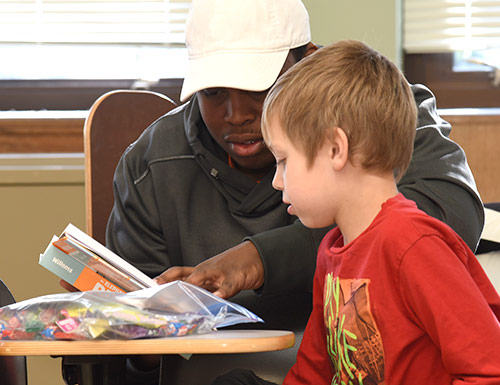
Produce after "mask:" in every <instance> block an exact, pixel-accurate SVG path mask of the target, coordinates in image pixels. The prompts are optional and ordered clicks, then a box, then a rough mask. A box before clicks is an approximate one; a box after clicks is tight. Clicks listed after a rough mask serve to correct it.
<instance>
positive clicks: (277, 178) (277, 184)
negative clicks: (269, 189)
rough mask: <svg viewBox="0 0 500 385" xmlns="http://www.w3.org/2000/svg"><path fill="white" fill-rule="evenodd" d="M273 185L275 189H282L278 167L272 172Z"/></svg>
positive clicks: (281, 179)
mask: <svg viewBox="0 0 500 385" xmlns="http://www.w3.org/2000/svg"><path fill="white" fill-rule="evenodd" d="M273 187H274V189H275V190H279V191H283V177H282V175H281V171H280V170H279V168H276V171H275V172H274V177H273Z"/></svg>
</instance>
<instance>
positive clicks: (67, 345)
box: [0, 330, 295, 385]
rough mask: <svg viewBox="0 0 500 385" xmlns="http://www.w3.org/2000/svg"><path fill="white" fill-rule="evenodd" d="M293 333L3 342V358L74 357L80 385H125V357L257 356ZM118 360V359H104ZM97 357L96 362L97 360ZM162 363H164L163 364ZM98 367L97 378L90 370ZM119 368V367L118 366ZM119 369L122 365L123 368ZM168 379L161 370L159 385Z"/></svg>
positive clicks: (287, 342)
mask: <svg viewBox="0 0 500 385" xmlns="http://www.w3.org/2000/svg"><path fill="white" fill-rule="evenodd" d="M294 343H295V336H294V334H293V333H292V332H289V331H281V330H220V331H217V332H213V333H208V334H199V335H192V336H184V337H166V338H152V339H142V340H105V341H8V340H0V356H41V355H50V356H65V357H68V356H71V357H72V358H73V360H74V359H75V358H76V360H77V362H78V363H79V365H81V367H82V368H81V373H80V374H81V384H80V385H91V384H92V385H98V384H114V383H116V384H122V383H123V378H122V377H120V376H119V374H123V373H124V368H123V365H122V364H120V362H123V361H124V360H123V357H122V356H127V355H137V354H159V355H162V357H164V356H163V355H165V354H206V353H208V354H224V353H255V352H267V351H275V350H283V349H288V348H291V347H292V346H293V345H294ZM102 356H115V357H118V359H114V360H113V359H108V360H104V359H102ZM96 357H97V359H96ZM162 362H163V360H162ZM96 363H99V364H100V366H101V368H100V371H99V373H98V375H95V373H94V372H95V371H93V370H91V369H92V365H94V366H95V365H96ZM117 365H118V366H117ZM119 365H122V366H121V367H120V366H119ZM166 381H167V375H166V373H165V372H164V371H162V370H161V366H160V384H166V383H167V382H166Z"/></svg>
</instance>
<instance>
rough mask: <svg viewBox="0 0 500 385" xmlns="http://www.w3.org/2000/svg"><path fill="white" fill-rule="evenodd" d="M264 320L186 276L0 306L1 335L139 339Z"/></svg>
mask: <svg viewBox="0 0 500 385" xmlns="http://www.w3.org/2000/svg"><path fill="white" fill-rule="evenodd" d="M245 322H262V320H261V319H260V318H259V317H257V316H256V315H255V314H253V313H251V312H250V311H248V310H247V309H245V308H243V307H242V306H240V305H237V304H234V303H232V302H229V301H226V300H223V299H221V298H219V297H217V296H214V295H213V294H211V293H209V292H207V291H205V290H203V289H201V288H199V287H196V286H193V285H190V284H188V283H185V282H181V281H175V282H171V283H168V284H165V285H160V286H156V287H152V288H148V289H143V290H138V291H135V292H130V293H126V294H121V293H112V292H101V291H89V292H79V293H64V294H53V295H46V296H42V297H37V298H33V299H29V300H26V301H22V302H18V303H14V304H11V305H8V306H4V307H3V308H0V339H11V340H14V339H16V340H33V339H35V340H36V339H44V340H94V339H137V338H153V337H167V336H183V335H187V334H199V333H206V332H209V331H212V330H215V329H216V328H218V327H223V326H229V325H233V324H236V323H245Z"/></svg>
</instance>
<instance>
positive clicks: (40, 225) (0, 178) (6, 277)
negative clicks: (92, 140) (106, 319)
mask: <svg viewBox="0 0 500 385" xmlns="http://www.w3.org/2000/svg"><path fill="white" fill-rule="evenodd" d="M0 213H1V216H2V220H1V221H0V234H1V239H2V256H1V264H0V277H1V278H2V280H3V281H4V282H5V283H6V284H7V286H8V287H9V288H10V289H11V291H12V293H13V294H14V297H15V298H16V300H17V301H21V300H24V299H27V298H32V297H37V296H40V295H44V294H51V293H58V292H64V290H63V289H62V288H61V287H60V286H59V280H58V278H57V277H56V276H55V275H53V274H52V273H50V272H48V271H47V270H45V269H44V268H43V267H41V266H39V265H38V257H39V255H40V253H41V252H43V251H44V250H45V248H46V246H47V245H48V243H49V241H50V238H51V237H52V235H54V234H59V233H60V232H61V231H62V230H63V229H64V227H65V226H66V225H67V224H68V223H69V222H72V223H73V224H74V225H76V226H78V227H80V228H82V229H84V226H85V219H84V215H85V196H84V169H83V155H82V154H75V155H66V156H63V157H58V156H54V155H50V156H41V155H32V156H29V157H28V156H25V155H15V156H14V155H1V154H0ZM60 373H61V362H60V359H59V358H57V359H54V358H51V357H46V356H41V357H29V358H28V382H29V384H30V385H62V384H63V381H62V379H61V374H60Z"/></svg>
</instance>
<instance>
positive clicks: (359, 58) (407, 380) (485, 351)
mask: <svg viewBox="0 0 500 385" xmlns="http://www.w3.org/2000/svg"><path fill="white" fill-rule="evenodd" d="M416 114H417V111H416V107H415V102H414V100H413V97H412V92H411V89H410V86H409V84H408V83H407V81H406V80H405V78H404V76H403V75H402V74H401V72H400V71H399V70H398V69H397V67H396V66H395V65H394V64H393V63H391V62H390V61H389V60H388V59H387V58H385V57H384V56H383V55H381V54H380V53H378V52H376V51H374V50H372V49H371V48H369V47H367V46H366V45H364V44H363V43H360V42H356V41H342V42H338V43H335V44H333V45H330V46H327V47H324V48H323V49H321V50H319V51H317V52H316V53H314V54H313V55H311V56H310V57H308V58H305V59H303V60H302V61H301V62H300V63H298V64H296V65H295V66H294V67H292V68H291V69H290V70H289V71H288V72H287V73H286V74H284V75H283V76H281V77H280V78H279V79H278V81H277V82H276V84H275V85H274V86H273V88H271V90H270V92H269V94H268V96H267V98H266V100H265V102H264V112H263V120H262V122H263V134H264V138H265V141H266V143H267V145H268V147H269V148H270V149H271V151H272V153H273V155H274V156H275V158H276V162H277V166H276V167H277V168H276V174H275V177H274V181H273V186H274V187H275V188H276V189H278V190H282V191H283V201H284V202H285V203H287V204H289V205H290V206H289V207H288V212H289V213H290V214H291V215H297V216H298V217H299V218H300V219H301V221H302V222H303V224H304V225H306V226H308V227H311V228H316V227H325V226H328V225H331V224H333V223H335V224H336V225H337V227H336V228H334V229H333V230H331V231H330V232H329V233H328V234H327V235H326V236H325V238H324V239H323V242H322V244H321V246H320V249H319V252H318V261H317V268H316V274H315V280H314V289H313V301H314V304H313V312H312V314H311V317H310V319H309V322H308V325H307V328H306V331H305V334H304V338H303V340H302V344H301V346H300V349H299V352H298V356H297V362H296V364H295V365H294V366H293V367H292V369H291V370H290V372H289V373H288V375H287V377H286V378H285V381H284V384H287V385H288V384H314V385H320V384H364V385H366V384H404V385H410V384H415V385H422V384H432V385H441V384H458V383H467V384H472V383H473V384H500V353H499V348H500V323H499V318H500V298H499V296H498V294H497V292H496V291H495V289H494V288H493V286H492V285H491V283H490V281H489V280H488V278H487V276H486V274H485V273H484V271H483V270H482V268H481V266H480V265H479V263H478V261H477V259H476V257H475V255H474V254H473V253H472V252H471V251H470V249H469V248H468V247H467V245H466V244H465V243H464V242H463V241H462V239H461V238H460V237H459V236H458V235H457V234H456V233H455V232H454V231H453V230H451V229H450V228H449V227H448V226H447V225H445V224H443V223H442V222H440V221H438V220H436V219H434V218H432V217H430V216H428V215H427V214H425V213H424V212H422V211H420V210H419V209H418V208H417V207H416V205H415V203H414V202H412V201H409V200H407V199H406V198H404V197H403V195H401V194H400V193H398V190H397V187H396V181H397V180H398V178H399V177H401V175H403V173H404V172H405V171H406V168H407V166H408V164H409V162H410V159H411V153H412V148H413V140H414V136H415V127H416ZM464 220H466V218H464ZM436 254H439V255H438V256H437V257H436Z"/></svg>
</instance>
